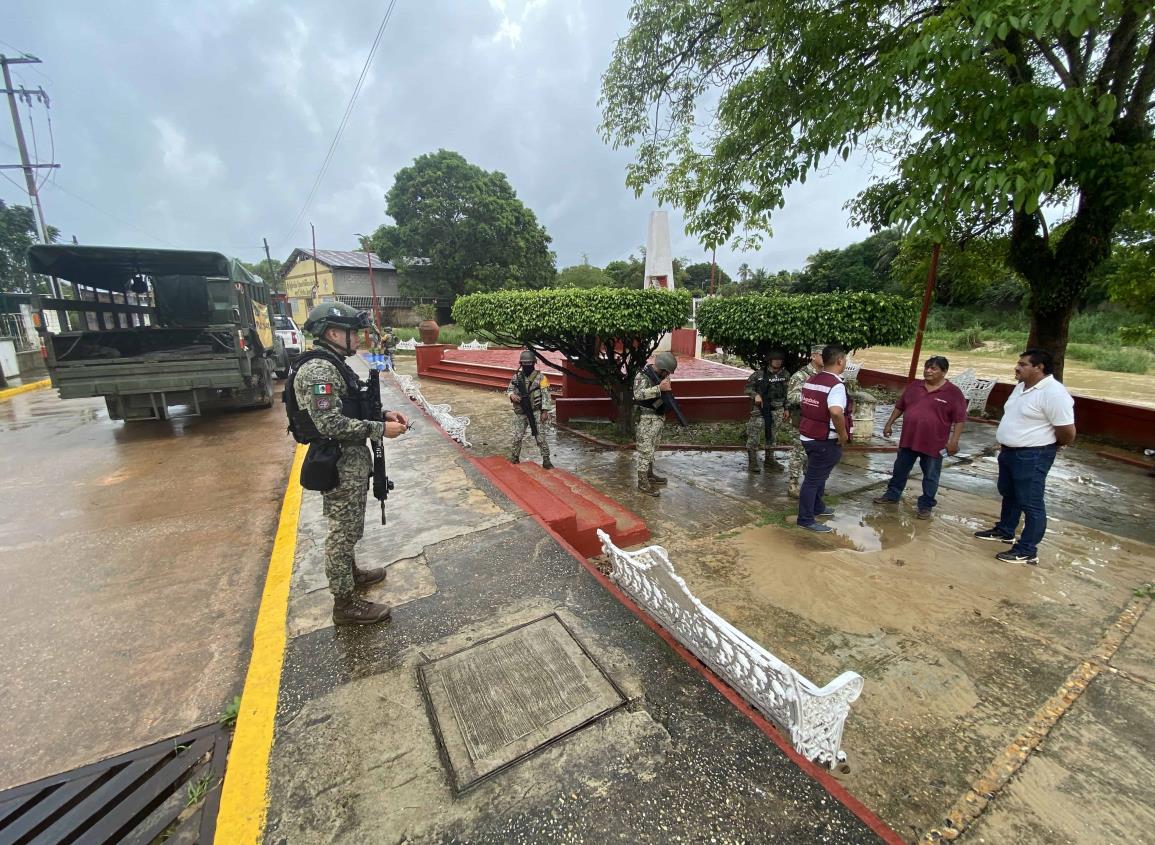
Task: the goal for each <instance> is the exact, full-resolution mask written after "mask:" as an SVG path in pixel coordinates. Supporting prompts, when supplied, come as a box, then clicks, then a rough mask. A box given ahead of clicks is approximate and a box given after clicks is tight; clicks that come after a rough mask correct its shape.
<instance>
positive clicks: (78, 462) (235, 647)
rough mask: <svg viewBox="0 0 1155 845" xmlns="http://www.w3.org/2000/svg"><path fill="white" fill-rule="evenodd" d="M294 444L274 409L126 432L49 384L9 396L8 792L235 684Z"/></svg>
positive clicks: (97, 406)
mask: <svg viewBox="0 0 1155 845" xmlns="http://www.w3.org/2000/svg"><path fill="white" fill-rule="evenodd" d="M291 445H292V444H291V440H290V439H289V438H288V437H286V436H285V434H284V417H283V411H281V407H280V404H279V403H278V404H277V405H275V406H274V408H273V409H270V410H267V411H245V412H233V413H225V412H220V413H212V414H210V415H206V416H205V417H202V418H193V419H187V420H182V419H177V420H173V421H170V422H163V423H155V422H139V423H131V424H125V423H122V422H112V421H110V420H109V419H108V415H107V413H106V412H105V409H104V402H103V400H99V399H98V400H68V401H61V400H60V399H59V398H57V395H56V391H54V390H36V391H33V392H30V393H24V394H21V395H18V396H14V397H12V398H10V399H7V400H5V401H4V402H0V474H2V475H3V477H4V479H5V481H4V485H3V487H2V488H0V514H2V518H0V579H2V580H3V583H4V612H3V614H0V678H3V679H4V680H3V691H4V694H3V695H2V696H0V789H2V788H5V787H9V786H13V785H16V784H20V783H24V782H27V781H30V780H34V779H37V778H40V777H43V776H46V775H49V774H54V773H56V772H60V771H64V770H67V769H70V768H72V767H75V766H77V765H81V764H85V763H89V762H93V761H95V760H98V759H101V758H104V757H107V756H110V755H113V754H117V753H120V752H123V751H126V750H129V749H132V748H136V747H138V746H141V745H144V744H146V743H150V742H154V741H156V740H160V739H163V738H165V737H168V736H172V735H175V734H179V733H182V732H184V731H186V730H188V729H190V728H192V727H194V726H197V725H201V724H205V723H208V722H214V721H215V720H216V719H217V717H218V716H219V715H220V713H221V712H222V711H223V710H224V708H225V706H226V705H227V703H228V702H229V701H230V700H231V699H232V697H233V696H234V695H235V694H237V693H238V692H240V686H241V680H242V679H243V675H244V671H245V667H246V666H247V664H248V657H249V647H250V646H249V640H250V638H251V634H252V625H253V619H254V617H255V614H256V606H257V602H258V599H259V596H260V592H261V586H262V583H263V577H264V572H265V569H266V567H267V565H268V558H269V550H270V547H271V545H272V538H273V532H274V529H275V527H276V520H277V514H278V508H279V504H280V501H281V496H282V494H283V491H284V484H285V477H286V467H287V465H288V461H289V459H290V456H291V454H292V450H291V448H290V447H291Z"/></svg>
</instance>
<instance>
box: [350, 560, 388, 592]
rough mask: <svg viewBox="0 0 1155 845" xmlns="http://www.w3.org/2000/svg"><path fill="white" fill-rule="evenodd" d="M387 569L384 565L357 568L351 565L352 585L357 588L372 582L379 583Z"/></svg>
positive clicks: (369, 584)
mask: <svg viewBox="0 0 1155 845" xmlns="http://www.w3.org/2000/svg"><path fill="white" fill-rule="evenodd" d="M388 574H389V573H388V571H387V570H386V569H385V567H384V566H378V567H376V568H374V569H358V568H357V566H356V565H354V566H353V586H354V587H356V588H357V589H358V590H361V589H364V588H365V587H368V586H371V585H373V584H379V583H381V582H382V581H384V580H385V577H386V576H387V575H388Z"/></svg>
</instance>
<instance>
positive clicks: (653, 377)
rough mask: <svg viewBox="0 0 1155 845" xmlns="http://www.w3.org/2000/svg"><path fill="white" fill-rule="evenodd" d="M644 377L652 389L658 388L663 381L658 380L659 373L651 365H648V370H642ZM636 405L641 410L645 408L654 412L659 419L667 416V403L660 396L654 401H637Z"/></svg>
mask: <svg viewBox="0 0 1155 845" xmlns="http://www.w3.org/2000/svg"><path fill="white" fill-rule="evenodd" d="M642 375H644V376H645V377H646V381H648V382H649V383H650V386H651V387H656V386H657V385H658V384H659V383H661V381H662V380H661V379H660V378H658V373H657V371H656V370H655V369H654V368H653V366H652V365H651V364H646V368H645V369H644V370H642ZM634 404H635V405H637V406H638V407H639V408H645V409H646V410H648V411H651V412H653V413H654V414H656V415H657V416H659V417H661V416H665V413H666V403H665V401H664V400H663V399H662V397H661V396H660V395H658V396H655V397H654V398H653V399H635V400H634Z"/></svg>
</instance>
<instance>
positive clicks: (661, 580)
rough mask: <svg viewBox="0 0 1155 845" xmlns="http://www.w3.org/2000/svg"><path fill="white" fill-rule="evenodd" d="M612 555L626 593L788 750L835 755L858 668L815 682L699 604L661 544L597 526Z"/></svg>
mask: <svg viewBox="0 0 1155 845" xmlns="http://www.w3.org/2000/svg"><path fill="white" fill-rule="evenodd" d="M598 538H599V539H600V540H601V541H602V550H603V551H604V552H605V553H606V555H607V556H609V558H610V560H611V561H612V562H613V573H612V574H611V577H612V578H613V579H614V581H616V582H617V584H618V585H619V586H620V587H621V588H622V589H623V590H624V591H625V592H626V593H627V594H629V596H630V598H632V599H633V600H634V601H635V602H637V603H638V604H639V605H641V607H642V608H643V609H644V610H645V611H646V612H647V613H648V614H649V615H650V616H651V617H653V618H654V619H655V620H656V621H657V622H658V623H659V624H661V626H662V627H663V628H665V629H666V630H667V631H669V632H670V633H671V634H672V635H673V636H674V639H676V640H677V641H678V642H680V643H681V644H682V645H684V646H685V647H686V648H688V649H689V650H690V651H691V652H693V653H694V656H695V657H697V658H698V659H699V660H701V661H702V662H703V663H705V664H706V665H707V666H709V667H710V668H711V669H713V670H714V672H716V673H717V674H718V675H719V676H720V677H721V678H722V679H723V680H724V681H726V683H728V684H729V685H730V686H732V687H733V688H734V689H736V690H737V691H738V692H739V693H741V695H742V697H743V698H745V699H746V700H747V701H748V702H750V704H752V705H754V706H755V707H756V708H758V710H760V711H761V712H762V713H763V714H765V715H766V716H767V717H769V718H770V719H771V720H772V721H774V722H775V723H776V724H777V725H778V726H779V727H780V728H782V730H783V731H785V732H786V735H787V736H788V737H789V738H790V743H791V744H792V745H793V746H794V750H795V751H797V752H798V753H799V754H801V755H803V756H804V757H806V758H807V759H809V760H813V761H814V762H816V763H819V764H821V765H823V766H826V767H828V768H833V767H834V766H836V765H838V764H839V763H842V762H844V761H845V760H846V755H845V754H844V753H843V752H842V748H841V745H842V730H843V728H844V727H845V725H846V717H847V716H848V715H849V714H850V704H851V702H853V701H855V700H856V699H857V698H858V696H859V694H860V693H861V692H862V685H863V680H862V676H861V675H859V674H857V673H856V672H843V673H842V674H841V675H839V676H838V677H837V678H835V679H834V680H833V681H831V682H830V683H829V684H827V685H826V686H824V687H821V688H820V687H817V686H815V685H814V684H813V683H811V682H810V681H809V680H808V679H807V678H805V677H804V676H802V675H801V674H799V673H798V672H796V671H794V670H793V669H791V668H790V667H789V666H787V665H786V664H785V663H783V662H782V661H781V660H779V659H778V658H777V657H775V656H774V655H773V654H771V653H770V652H768V651H766V649H764V648H762V646H760V645H758V643H756V642H754V641H753V640H751V639H750V638H749V637H747V636H746V635H745V634H743V633H742V632H741V631H739V630H738V629H737V628H735V627H734V626H733V625H731V624H730V623H729V622H727V621H726V620H725V619H723V618H722V617H721V616H719V615H718V614H716V613H714V611H712V610H710V608H708V607H706V605H704V604H702V602H701V601H699V600H698V599H697V598H696V597H695V596H694V594H693V593H691V592H690V590H689V588H688V587H687V586H686V582H685V581H683V580H682V579H681V578H679V577H678V574H677V573H676V572H674V567H673V565H672V564H671V563H670V559H669V557H668V556H667V555H666V550H665V549H663V548H662V547H661V546H647V547H646V548H644V549H640V550H639V551H636V552H627V551H624V550H622V549H619V548H618V547H617V546H615V545H614V544H613V541H611V540H610V538H609V535H608V534H606V533H605V532H604V531H601V530H599V531H598Z"/></svg>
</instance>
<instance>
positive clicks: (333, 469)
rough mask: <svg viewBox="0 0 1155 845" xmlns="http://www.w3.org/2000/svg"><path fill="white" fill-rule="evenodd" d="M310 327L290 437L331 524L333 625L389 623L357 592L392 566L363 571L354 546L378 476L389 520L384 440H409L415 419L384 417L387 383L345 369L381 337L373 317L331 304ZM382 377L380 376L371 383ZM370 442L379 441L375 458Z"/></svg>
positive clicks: (293, 396)
mask: <svg viewBox="0 0 1155 845" xmlns="http://www.w3.org/2000/svg"><path fill="white" fill-rule="evenodd" d="M303 328H304V330H305V331H306V332H308V333H309V334H311V335H313V337H315V338H316V342H315V343H316V348H315V349H313V351H311V352H307V353H305V354H304V355H302V356H301V357H300V358H298V359H297V362H296V364H295V365H294V367H293V371H292V372H291V373H290V375H289V378H288V381H287V382H286V384H285V392H284V395H283V396H282V400H283V401H284V403H285V409H286V411H287V412H288V415H289V431H290V432H291V433H292V435H293V437H295V438H296V440H297V442H299V443H308V444H309V452H308V454H307V455H306V457H305V463H304V465H303V466H302V468H301V484H302V485H303V486H304V487H305V488H306V489H309V490H317V491H320V492H321V494H322V496H323V499H324V502H325V515H326V516H327V517H328V518H329V533H328V535H327V536H326V537H325V575H326V577H327V578H328V579H329V591H330V592H332V594H333V622H334V624H336V625H368V624H372V623H374V622H383V621H385V620H386V619H388V618H389V606H388V605H384V604H375V603H374V602H371V601H366V600H364V599H361V598H359V597H358V596H357V595H356V592H355V591H356V590H359V589H362V588H364V587H368V586H370V585H371V584H376V583H378V582H380V581H384V580H385V567H377V568H375V569H360V568H358V566H357V563H356V561H355V560H354V557H353V547H354V546H355V545H356V543H357V541H358V540H360V539H361V536H362V535H363V534H364V533H365V494H366V488H367V486H368V482H369V478H370V476H374V485H373V487H374V495H375V496H377V498H379V499H381V500H382V505H381V507H382V522H384V507H385V505H384V498H385V497H386V496H387V495H388V490H389V487H390V486H392V485H391V482H389V480H388V478H387V477H386V476H385V462H384V453H383V450H382V449H381V446H380V444H381V438H382V437H389V438H393V437H397V436H398V435H400V434H403V433H404V432H405V431H406V430H407V429H408V426H409V421H408V420H407V419H406V418H405V416H404V415H403V414H401V413H399V412H397V411H383V410H382V408H381V400H380V387H379V384H369V385H367V384H365V383H364V382H362V381H361V380H360V379H359V378H358V377H357V374H356V373H355V372H354V371H353V369H352V368H351V367H350V366H349V365H348V364H346V363H345V359H346V358H348V357H349V356H351V355H355V354H356V353H357V346H358V343H359V336H358V334H359V332H362V331H365V330H366V329H368V330H370V331H374V332H375V330H374V329H373V325H372V323H371V322H370V320H369V315H368V314H366V313H365V312H364V311H357V310H356V309H354V308H352V307H350V306H348V305H345V304H344V303H342V302H326V303H323V304H321V305H318V306H317V307H316V308H314V309H313V310H312V311H310V312H309V317H308V319H307V320H306V321H305V324H304V326H303ZM379 375H380V374H379V373H377V372H376V371H374V372H373V373H371V376H370V377H371V379H376V378H378V377H379ZM373 388H376V389H375V390H374V389H373ZM366 440H372V441H373V445H374V452H370V450H369V448H368V446H366V444H365V441H366ZM375 453H376V454H375Z"/></svg>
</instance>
